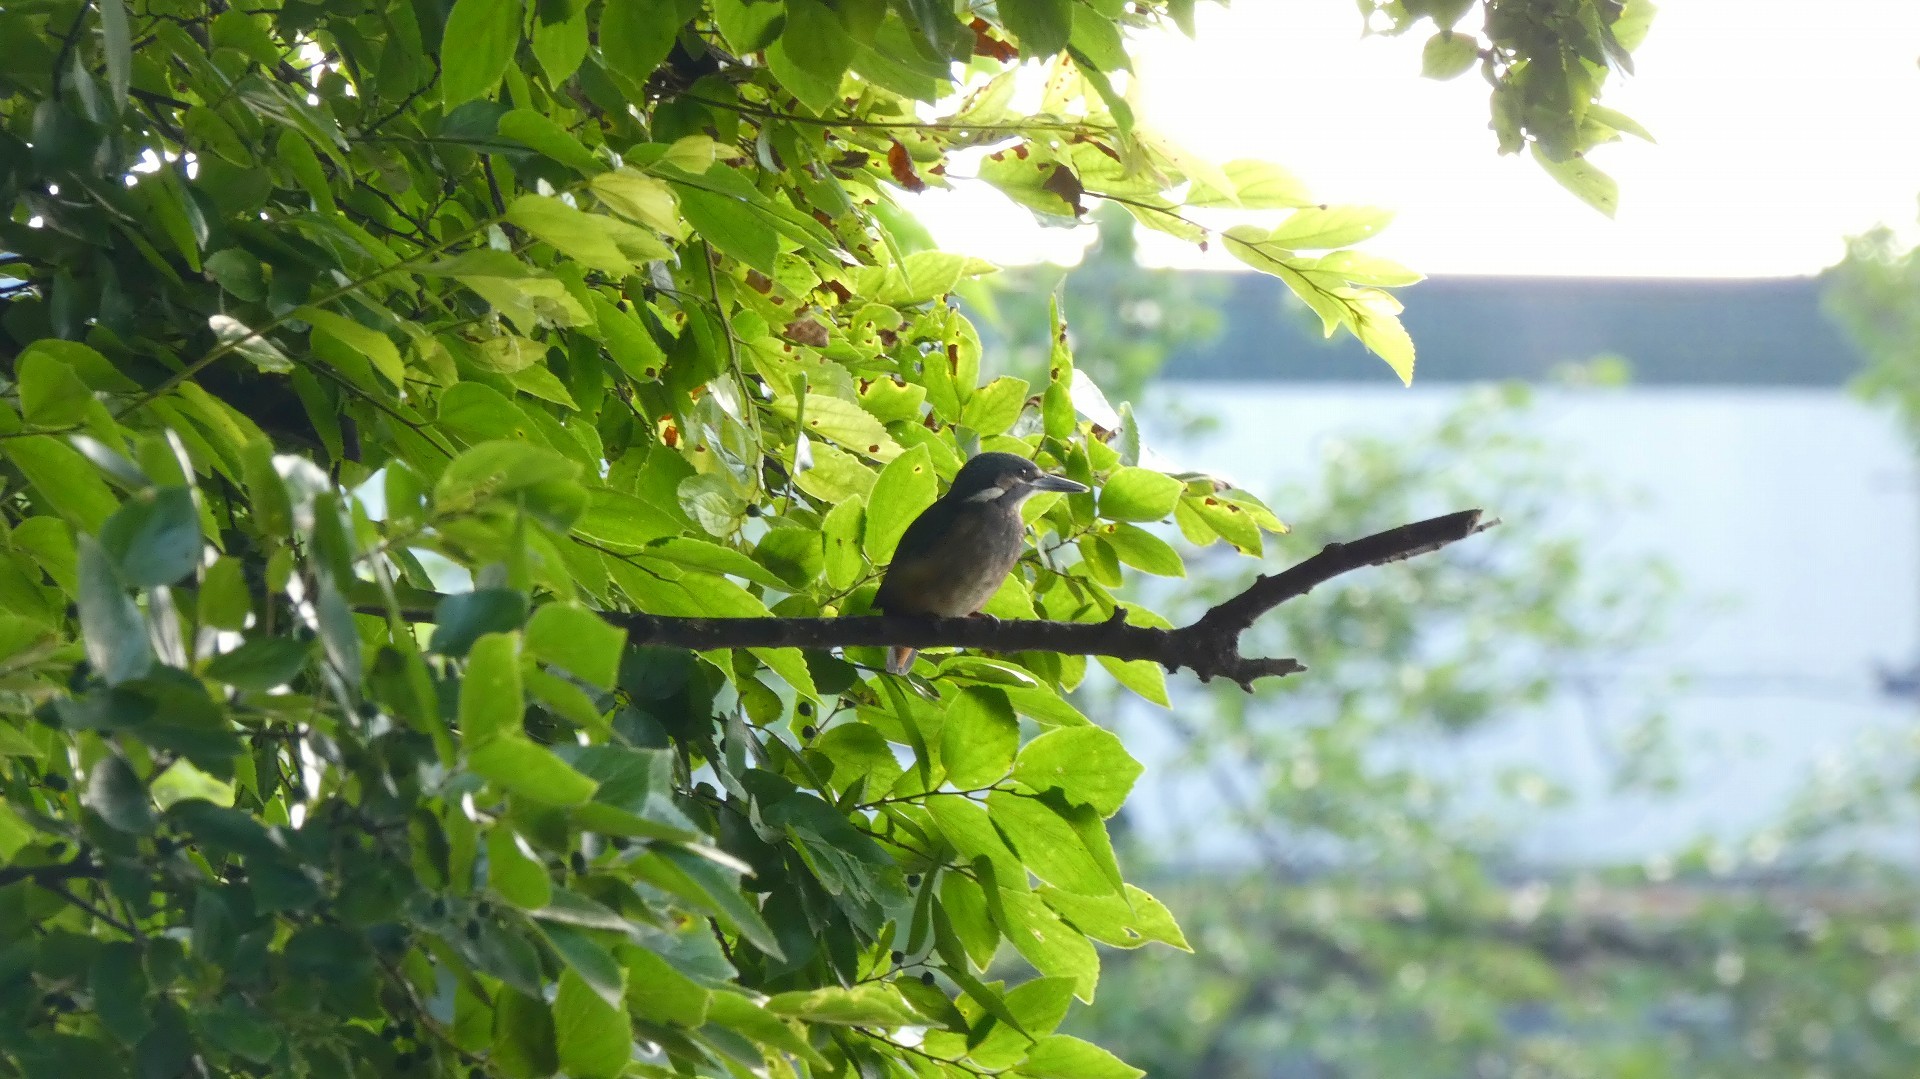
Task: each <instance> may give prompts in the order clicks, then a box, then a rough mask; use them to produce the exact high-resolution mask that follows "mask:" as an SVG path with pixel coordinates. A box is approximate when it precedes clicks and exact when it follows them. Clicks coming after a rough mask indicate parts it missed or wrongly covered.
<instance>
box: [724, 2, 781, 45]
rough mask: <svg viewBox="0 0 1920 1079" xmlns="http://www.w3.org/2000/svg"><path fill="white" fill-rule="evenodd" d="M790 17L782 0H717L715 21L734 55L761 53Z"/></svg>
mask: <svg viewBox="0 0 1920 1079" xmlns="http://www.w3.org/2000/svg"><path fill="white" fill-rule="evenodd" d="M786 16H787V12H786V7H785V5H783V4H781V3H779V2H778V0H714V3H713V22H714V25H716V26H718V27H719V28H720V36H721V37H722V38H724V39H725V40H726V42H727V47H728V48H729V49H732V50H733V52H734V55H736V56H745V55H747V54H749V53H755V52H759V51H760V50H761V49H764V48H766V47H767V46H768V45H770V44H772V43H773V39H774V37H775V36H776V35H778V34H779V32H780V27H781V24H782V22H784V21H785V19H786Z"/></svg>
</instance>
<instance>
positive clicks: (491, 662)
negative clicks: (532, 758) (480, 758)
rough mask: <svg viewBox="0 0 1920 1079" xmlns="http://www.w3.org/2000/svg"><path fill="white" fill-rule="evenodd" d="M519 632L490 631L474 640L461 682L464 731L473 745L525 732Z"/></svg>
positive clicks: (461, 721) (461, 720) (468, 742)
mask: <svg viewBox="0 0 1920 1079" xmlns="http://www.w3.org/2000/svg"><path fill="white" fill-rule="evenodd" d="M519 645H520V642H519V639H518V637H517V635H516V634H512V633H487V634H482V635H481V636H480V638H479V639H478V640H477V641H475V642H474V644H473V649H472V651H471V652H470V653H469V654H468V657H467V670H466V677H465V678H464V679H462V680H461V683H460V731H461V733H462V734H463V735H464V736H465V737H466V741H467V745H468V746H469V747H477V746H480V745H483V744H485V743H486V742H488V741H490V740H491V739H494V738H497V737H517V736H519V735H520V734H521V712H522V710H523V709H524V707H525V698H524V696H523V695H522V691H521V688H520V647H519Z"/></svg>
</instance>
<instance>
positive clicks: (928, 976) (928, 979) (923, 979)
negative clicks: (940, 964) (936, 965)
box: [920, 970, 933, 985]
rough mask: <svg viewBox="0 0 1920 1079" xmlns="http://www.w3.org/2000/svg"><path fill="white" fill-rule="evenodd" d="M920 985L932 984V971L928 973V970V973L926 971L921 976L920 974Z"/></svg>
mask: <svg viewBox="0 0 1920 1079" xmlns="http://www.w3.org/2000/svg"><path fill="white" fill-rule="evenodd" d="M920 984H921V985H932V984H933V971H930V970H929V971H926V972H925V973H923V974H921V975H920Z"/></svg>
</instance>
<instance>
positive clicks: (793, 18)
mask: <svg viewBox="0 0 1920 1079" xmlns="http://www.w3.org/2000/svg"><path fill="white" fill-rule="evenodd" d="M857 50H858V42H856V41H855V40H854V38H853V36H852V35H851V34H849V33H848V32H847V27H846V24H844V23H842V22H841V21H840V19H839V17H838V16H836V15H835V14H834V13H833V12H832V11H831V10H829V9H828V8H827V6H826V5H825V4H823V3H820V2H819V0H787V22H786V26H785V28H783V29H782V30H781V31H780V37H779V40H777V41H775V42H774V43H773V44H772V45H769V46H768V47H767V66H768V67H769V68H770V69H772V71H773V76H774V78H776V79H779V80H780V84H781V85H782V86H785V87H786V88H787V90H788V91H789V92H790V93H792V94H793V96H794V97H797V98H799V99H800V101H801V103H803V104H805V105H806V106H807V107H808V108H810V109H812V110H813V111H814V112H825V111H827V109H828V108H829V107H830V106H832V105H833V104H834V103H835V102H836V101H837V100H838V99H839V97H840V80H841V77H842V76H844V75H845V74H846V71H847V65H849V64H851V63H852V62H853V57H854V54H855V52H856V51H857Z"/></svg>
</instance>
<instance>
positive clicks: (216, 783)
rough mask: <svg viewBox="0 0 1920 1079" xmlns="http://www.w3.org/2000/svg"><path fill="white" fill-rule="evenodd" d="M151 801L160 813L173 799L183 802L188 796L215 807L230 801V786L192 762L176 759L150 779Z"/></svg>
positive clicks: (231, 802) (170, 804)
mask: <svg viewBox="0 0 1920 1079" xmlns="http://www.w3.org/2000/svg"><path fill="white" fill-rule="evenodd" d="M151 790H152V793H153V801H154V804H155V805H157V806H159V807H160V811H161V812H162V813H164V812H166V811H167V809H168V807H170V806H172V805H173V804H174V803H175V802H184V801H186V800H187V799H189V798H198V799H200V800H201V801H203V802H211V803H213V804H214V805H217V806H231V805H232V804H233V786H232V784H229V783H224V782H221V781H220V780H218V779H215V778H214V777H212V776H210V775H208V774H207V773H205V772H202V771H201V770H200V769H198V768H195V767H194V766H193V762H192V761H188V760H177V761H174V762H173V763H172V764H169V765H167V770H166V771H164V772H161V773H160V774H159V775H157V776H155V777H154V778H153V786H152V788H151Z"/></svg>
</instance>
